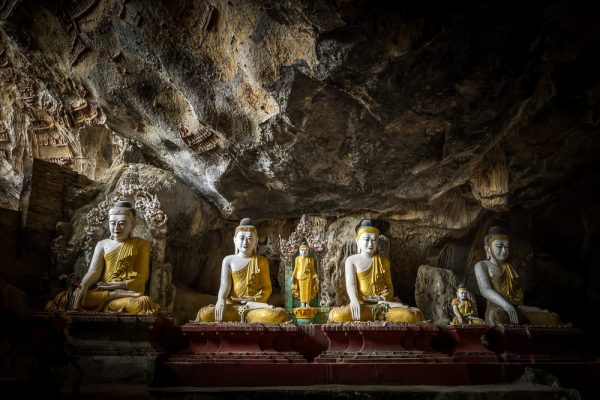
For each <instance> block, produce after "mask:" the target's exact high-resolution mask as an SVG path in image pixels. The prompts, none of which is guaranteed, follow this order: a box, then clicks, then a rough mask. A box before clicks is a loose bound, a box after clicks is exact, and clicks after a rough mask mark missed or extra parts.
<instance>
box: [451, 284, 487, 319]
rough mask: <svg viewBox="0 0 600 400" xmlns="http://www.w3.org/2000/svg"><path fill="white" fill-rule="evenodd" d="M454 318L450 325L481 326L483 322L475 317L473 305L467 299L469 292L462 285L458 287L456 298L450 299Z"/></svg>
mask: <svg viewBox="0 0 600 400" xmlns="http://www.w3.org/2000/svg"><path fill="white" fill-rule="evenodd" d="M452 311H453V312H454V318H453V319H452V325H463V324H464V325H483V324H484V321H483V320H482V319H481V318H477V316H476V315H475V305H474V304H473V301H472V300H471V299H469V291H468V290H467V288H465V287H464V286H463V285H460V286H459V287H458V290H457V291H456V298H455V299H452Z"/></svg>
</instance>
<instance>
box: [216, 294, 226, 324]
mask: <svg viewBox="0 0 600 400" xmlns="http://www.w3.org/2000/svg"><path fill="white" fill-rule="evenodd" d="M224 311H225V300H221V299H219V300H218V301H217V304H216V305H215V321H217V322H221V321H223V312H224Z"/></svg>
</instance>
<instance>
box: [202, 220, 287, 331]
mask: <svg viewBox="0 0 600 400" xmlns="http://www.w3.org/2000/svg"><path fill="white" fill-rule="evenodd" d="M233 242H234V245H235V254H232V255H229V256H226V257H225V258H224V259H223V263H222V265H221V284H220V287H219V293H218V295H217V304H215V305H210V306H206V307H203V308H201V309H200V311H198V315H197V317H196V322H240V321H241V322H262V323H281V322H287V321H289V316H288V314H287V311H286V310H285V309H284V308H281V307H273V306H272V305H270V304H268V303H267V301H268V300H269V297H270V296H271V293H272V287H271V277H270V276H269V262H268V261H267V259H266V258H265V257H263V256H260V255H258V254H256V246H257V244H258V233H257V231H256V228H255V227H254V226H253V225H252V221H251V220H250V219H249V218H244V219H242V220H241V222H240V225H239V226H238V227H237V228H236V229H235V235H234V238H233Z"/></svg>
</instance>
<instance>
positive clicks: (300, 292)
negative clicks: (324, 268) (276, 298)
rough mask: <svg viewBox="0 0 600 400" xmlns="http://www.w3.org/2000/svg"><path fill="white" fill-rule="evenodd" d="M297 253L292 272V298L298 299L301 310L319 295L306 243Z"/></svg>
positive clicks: (313, 266) (312, 262)
mask: <svg viewBox="0 0 600 400" xmlns="http://www.w3.org/2000/svg"><path fill="white" fill-rule="evenodd" d="M298 252H299V255H298V256H297V257H296V259H295V260H294V271H293V272H292V296H294V297H296V298H298V299H300V303H301V307H302V308H309V307H310V302H311V300H312V299H314V298H315V297H317V294H318V293H319V282H318V278H317V271H316V270H315V259H314V258H313V257H311V256H310V255H309V248H308V244H306V243H302V244H301V245H300V248H299V249H298Z"/></svg>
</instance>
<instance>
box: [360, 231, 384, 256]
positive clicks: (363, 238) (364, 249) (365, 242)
mask: <svg viewBox="0 0 600 400" xmlns="http://www.w3.org/2000/svg"><path fill="white" fill-rule="evenodd" d="M378 236H379V235H377V234H376V233H370V232H365V233H363V234H362V235H360V237H359V238H358V240H357V241H356V245H357V246H358V252H359V253H362V254H368V255H374V254H375V252H376V251H377V239H378Z"/></svg>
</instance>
